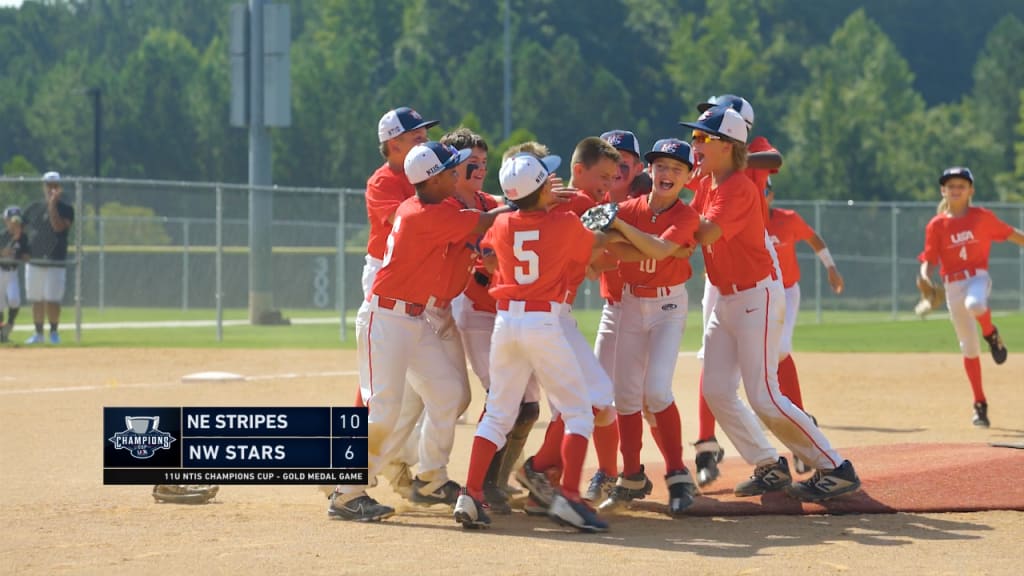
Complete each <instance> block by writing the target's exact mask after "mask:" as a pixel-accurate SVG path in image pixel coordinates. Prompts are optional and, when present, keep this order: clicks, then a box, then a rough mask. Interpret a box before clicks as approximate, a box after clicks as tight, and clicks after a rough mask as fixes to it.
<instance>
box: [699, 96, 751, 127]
mask: <svg viewBox="0 0 1024 576" xmlns="http://www.w3.org/2000/svg"><path fill="white" fill-rule="evenodd" d="M723 104H724V105H727V106H731V107H732V109H733V110H735V111H737V112H739V113H740V116H742V117H743V121H744V122H746V123H747V128H751V127H753V126H754V107H753V106H751V105H750V102H748V101H747V99H746V98H743V97H740V96H736V95H735V94H722V95H721V96H712V97H711V98H708V101H707V102H701V103H700V104H697V111H698V112H704V111H705V110H707V109H708V108H714V107H715V106H720V105H723Z"/></svg>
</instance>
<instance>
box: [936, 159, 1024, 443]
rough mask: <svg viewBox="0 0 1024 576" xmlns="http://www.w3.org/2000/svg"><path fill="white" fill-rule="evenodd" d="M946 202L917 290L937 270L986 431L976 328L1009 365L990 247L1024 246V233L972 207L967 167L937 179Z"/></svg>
mask: <svg viewBox="0 0 1024 576" xmlns="http://www.w3.org/2000/svg"><path fill="white" fill-rule="evenodd" d="M939 185H940V186H941V189H942V201H941V202H940V203H939V208H938V214H937V215H936V216H935V217H934V218H932V220H931V221H930V222H928V226H927V227H926V228H925V233H924V250H923V251H922V252H921V255H920V256H919V257H918V258H919V260H920V261H921V271H920V274H919V277H918V286H919V287H921V286H922V285H928V286H931V285H932V280H931V272H932V269H933V267H934V266H935V265H936V264H938V265H939V275H940V276H941V277H942V281H943V283H944V284H945V289H946V307H947V308H949V319H950V321H952V322H953V329H954V330H956V336H957V339H958V340H960V351H961V352H963V355H964V370H965V371H966V372H967V379H968V380H969V381H970V383H971V390H972V391H973V392H974V425H975V426H980V427H983V428H988V426H989V421H988V401H987V400H986V399H985V392H984V390H983V389H982V387H981V361H980V360H978V356H979V355H980V353H981V350H980V347H979V345H978V336H977V332H976V329H975V327H974V323H975V322H977V323H978V325H979V326H980V327H981V335H982V337H983V338H984V339H985V341H986V342H988V346H989V351H990V352H991V353H992V359H993V360H995V363H996V364H1002V363H1003V362H1006V357H1007V351H1006V346H1005V345H1004V344H1003V339H1002V337H1001V336H999V330H998V329H996V327H995V325H994V324H992V310H991V309H990V308H989V306H988V297H989V294H990V293H991V292H992V279H991V278H990V277H989V275H988V253H989V249H990V248H991V247H992V242H1005V241H1007V240H1009V241H1010V242H1013V243H1014V244H1017V245H1019V246H1024V232H1022V231H1020V230H1018V229H1016V228H1014V227H1013V226H1010V225H1009V224H1007V223H1006V222H1003V221H1002V220H1000V219H999V218H998V217H996V215H995V214H993V213H992V212H991V211H989V210H986V209H984V208H979V207H977V206H971V197H972V196H974V175H973V174H972V173H971V170H970V169H969V168H964V167H954V168H948V169H946V170H945V171H944V172H943V173H942V176H941V177H940V178H939Z"/></svg>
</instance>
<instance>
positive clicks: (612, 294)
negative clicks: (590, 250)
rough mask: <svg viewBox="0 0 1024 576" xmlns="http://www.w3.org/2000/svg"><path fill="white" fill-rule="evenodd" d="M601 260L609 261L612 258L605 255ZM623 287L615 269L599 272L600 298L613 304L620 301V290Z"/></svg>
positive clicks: (617, 270)
mask: <svg viewBox="0 0 1024 576" xmlns="http://www.w3.org/2000/svg"><path fill="white" fill-rule="evenodd" d="M602 258H609V259H611V258H613V257H612V256H609V255H608V254H607V253H606V254H605V255H604V256H602ZM625 285H626V283H625V282H624V281H623V280H622V274H620V273H619V269H618V268H617V267H616V268H612V269H611V270H605V271H604V272H601V298H604V299H606V300H611V301H612V302H613V303H614V302H619V301H621V300H622V289H623V287H624V286H625Z"/></svg>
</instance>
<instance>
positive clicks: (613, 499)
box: [601, 138, 700, 515]
mask: <svg viewBox="0 0 1024 576" xmlns="http://www.w3.org/2000/svg"><path fill="white" fill-rule="evenodd" d="M644 159H645V160H646V161H647V162H648V163H649V164H650V173H651V179H652V180H653V182H654V187H653V190H652V191H651V193H650V194H649V195H648V196H644V197H640V198H633V199H631V200H626V201H625V202H621V203H620V204H619V212H618V217H617V218H616V219H615V221H614V223H613V224H612V228H613V229H614V230H617V231H619V232H620V233H622V235H623V236H624V237H625V238H626V239H627V240H629V242H631V243H632V245H633V246H632V247H627V248H626V250H627V251H629V252H632V254H630V256H632V257H628V258H627V257H625V256H622V260H623V262H621V263H620V264H619V271H620V274H621V278H622V281H623V292H622V304H621V316H620V318H619V319H618V323H617V325H616V327H615V331H616V333H617V345H616V354H615V375H614V378H613V382H614V385H615V409H616V411H617V412H618V420H619V434H620V437H621V449H622V474H620V475H619V477H618V480H617V481H616V484H615V487H614V488H613V490H612V491H611V494H610V495H609V496H608V498H607V499H606V500H605V501H604V502H602V503H601V509H602V510H603V509H609V508H612V507H614V506H617V505H618V504H620V503H623V502H628V501H630V500H633V499H637V498H644V497H645V496H646V495H647V494H649V493H650V491H651V488H652V485H651V481H650V480H649V479H648V478H647V475H646V473H645V472H644V467H643V465H642V464H640V450H641V448H642V438H643V416H642V413H641V412H642V410H643V409H644V408H645V407H646V409H647V411H648V412H650V413H651V414H652V415H653V417H654V419H655V421H656V422H657V424H658V425H657V429H658V430H659V436H660V437H659V444H658V447H659V448H660V449H661V452H662V455H663V456H664V458H665V470H667V473H666V475H665V482H666V484H667V485H668V489H669V513H670V514H672V515H678V514H681V513H682V512H683V511H684V510H686V509H687V508H689V507H690V506H691V505H692V504H693V498H694V495H695V494H696V492H697V486H696V484H695V483H694V481H693V477H692V476H691V475H690V472H689V470H687V469H686V466H685V465H684V464H683V445H682V443H683V441H682V428H681V425H680V420H679V409H678V408H677V407H676V403H675V398H674V397H673V395H672V376H673V374H674V372H675V367H676V359H677V358H678V356H679V343H680V341H681V340H682V337H683V330H684V329H685V328H686V311H687V293H686V286H685V282H686V281H687V280H688V279H689V278H690V276H691V273H692V271H691V269H690V263H689V261H688V259H687V258H678V257H676V254H677V252H679V250H680V249H681V248H687V249H689V250H688V251H687V256H689V251H690V250H692V248H693V247H694V246H695V244H696V242H695V240H694V234H695V233H696V231H697V228H698V226H699V225H700V216H698V215H697V213H696V212H695V211H694V210H693V208H691V207H690V206H688V205H687V204H685V203H684V202H681V201H680V200H679V193H680V192H681V191H682V189H683V185H684V184H686V182H687V181H689V179H690V171H691V170H692V169H693V153H692V151H691V150H690V145H689V144H687V143H685V142H683V141H681V140H676V139H671V138H670V139H665V140H659V141H657V142H656V143H655V144H654V148H653V149H652V150H651V151H650V152H648V153H647V154H645V156H644Z"/></svg>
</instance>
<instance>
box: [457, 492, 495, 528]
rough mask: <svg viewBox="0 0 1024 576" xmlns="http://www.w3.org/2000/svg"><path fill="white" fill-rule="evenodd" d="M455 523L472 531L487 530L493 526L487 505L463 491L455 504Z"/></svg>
mask: <svg viewBox="0 0 1024 576" xmlns="http://www.w3.org/2000/svg"><path fill="white" fill-rule="evenodd" d="M453 516H454V517H455V521H456V522H458V523H459V524H462V527H463V528H468V529H471V530H475V529H479V528H487V527H488V526H490V525H491V517H490V516H488V515H487V504H483V503H481V502H480V501H479V500H477V499H476V498H473V497H472V496H470V495H469V494H468V493H467V492H465V491H463V493H462V494H460V495H459V499H458V501H457V502H456V503H455V510H454V513H453Z"/></svg>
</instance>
